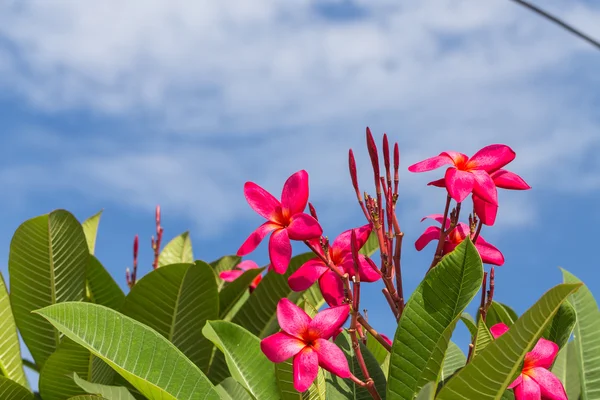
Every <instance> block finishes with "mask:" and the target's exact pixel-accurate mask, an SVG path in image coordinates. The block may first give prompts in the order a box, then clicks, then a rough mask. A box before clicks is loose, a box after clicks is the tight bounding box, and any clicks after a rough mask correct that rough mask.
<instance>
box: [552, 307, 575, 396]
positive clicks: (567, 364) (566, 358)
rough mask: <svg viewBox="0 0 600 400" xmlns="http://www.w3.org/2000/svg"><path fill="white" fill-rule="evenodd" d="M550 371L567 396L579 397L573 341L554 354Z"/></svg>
mask: <svg viewBox="0 0 600 400" xmlns="http://www.w3.org/2000/svg"><path fill="white" fill-rule="evenodd" d="M563 304H566V303H563ZM552 373H553V374H554V375H556V376H557V377H558V379H560V381H561V382H562V384H563V386H564V387H565V391H566V392H567V398H569V399H575V400H577V399H579V396H580V395H581V379H580V378H579V373H580V371H579V360H578V359H577V348H576V345H575V342H574V341H571V342H569V343H567V345H566V346H564V347H563V348H562V349H561V350H560V351H559V352H558V356H556V361H555V362H554V366H553V367H552Z"/></svg>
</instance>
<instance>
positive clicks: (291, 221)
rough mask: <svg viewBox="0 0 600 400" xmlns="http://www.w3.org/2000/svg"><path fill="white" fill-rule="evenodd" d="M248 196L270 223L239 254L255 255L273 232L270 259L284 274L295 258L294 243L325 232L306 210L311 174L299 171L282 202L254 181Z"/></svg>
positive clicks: (286, 187) (248, 184) (246, 191)
mask: <svg viewBox="0 0 600 400" xmlns="http://www.w3.org/2000/svg"><path fill="white" fill-rule="evenodd" d="M244 195H245V196H246V200H247V201H248V204H250V207H252V209H253V210H254V211H256V212H257V213H258V214H259V215H261V216H263V217H265V218H266V219H267V222H265V223H264V224H262V225H261V226H259V227H258V228H257V229H256V230H255V231H254V232H252V234H251V235H250V236H249V237H248V239H246V241H245V242H244V244H242V246H241V247H240V249H239V250H238V252H237V255H238V256H245V255H246V254H248V253H250V252H252V251H253V250H254V249H256V247H257V246H258V245H259V244H260V242H261V241H262V240H263V239H264V237H265V236H267V235H268V234H269V233H270V232H273V233H272V234H271V238H270V240H269V258H270V260H271V265H272V266H273V269H274V270H275V272H277V273H278V274H283V273H285V271H286V270H287V267H288V265H289V263H290V259H291V258H292V244H291V243H290V239H291V240H309V239H313V238H316V237H319V236H321V234H322V233H323V229H321V226H320V225H319V223H318V222H317V220H316V219H314V218H313V217H311V216H310V215H308V214H305V213H304V212H303V211H304V209H305V208H306V204H307V203H308V173H307V172H306V171H304V170H302V171H298V172H296V173H295V174H293V175H292V176H290V177H289V178H288V180H287V181H286V182H285V184H284V185H283V191H282V192H281V202H279V200H277V199H276V198H275V197H273V195H271V194H270V193H269V192H267V191H266V190H265V189H263V188H261V187H260V186H258V185H257V184H255V183H254V182H246V184H245V185H244Z"/></svg>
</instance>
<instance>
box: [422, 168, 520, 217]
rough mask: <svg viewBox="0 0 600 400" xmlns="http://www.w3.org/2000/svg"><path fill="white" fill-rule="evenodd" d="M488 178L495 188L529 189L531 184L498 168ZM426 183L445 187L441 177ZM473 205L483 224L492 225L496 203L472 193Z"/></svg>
mask: <svg viewBox="0 0 600 400" xmlns="http://www.w3.org/2000/svg"><path fill="white" fill-rule="evenodd" d="M490 178H492V180H493V181H494V185H496V188H500V189H510V190H528V189H531V186H529V185H528V184H527V182H525V181H524V180H523V178H521V177H520V176H519V175H517V174H515V173H514V172H510V171H507V170H505V169H499V170H497V171H494V172H492V173H491V174H490ZM428 185H432V186H437V187H446V180H445V179H444V178H442V179H439V180H437V181H433V182H429V183H428ZM473 206H474V208H475V214H477V216H478V217H479V219H480V220H481V222H482V223H483V224H484V225H494V223H495V222H496V215H497V214H498V205H497V204H492V203H489V202H487V201H485V200H483V199H482V198H481V197H479V196H477V195H476V194H475V193H473Z"/></svg>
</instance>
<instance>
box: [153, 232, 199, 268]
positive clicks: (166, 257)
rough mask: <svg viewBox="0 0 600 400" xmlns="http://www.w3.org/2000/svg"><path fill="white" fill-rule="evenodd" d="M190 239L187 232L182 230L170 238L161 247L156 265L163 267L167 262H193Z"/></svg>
mask: <svg viewBox="0 0 600 400" xmlns="http://www.w3.org/2000/svg"><path fill="white" fill-rule="evenodd" d="M193 262H194V253H193V252H192V240H191V239H190V234H189V232H183V233H182V234H181V235H179V236H177V237H176V238H174V239H173V240H171V241H170V242H169V243H167V245H166V246H165V247H164V248H163V250H162V251H161V252H160V255H159V256H158V266H159V267H164V266H165V265H169V264H179V263H193Z"/></svg>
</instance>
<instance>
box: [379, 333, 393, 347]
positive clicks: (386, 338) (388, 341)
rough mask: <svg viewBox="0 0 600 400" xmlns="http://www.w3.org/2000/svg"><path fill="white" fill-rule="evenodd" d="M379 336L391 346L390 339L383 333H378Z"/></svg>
mask: <svg viewBox="0 0 600 400" xmlns="http://www.w3.org/2000/svg"><path fill="white" fill-rule="evenodd" d="M379 336H381V337H382V338H383V340H385V341H386V342H387V343H388V344H389V345H390V346H391V345H392V344H393V342H392V339H390V338H389V337H387V335H384V334H383V333H380V334H379Z"/></svg>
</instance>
